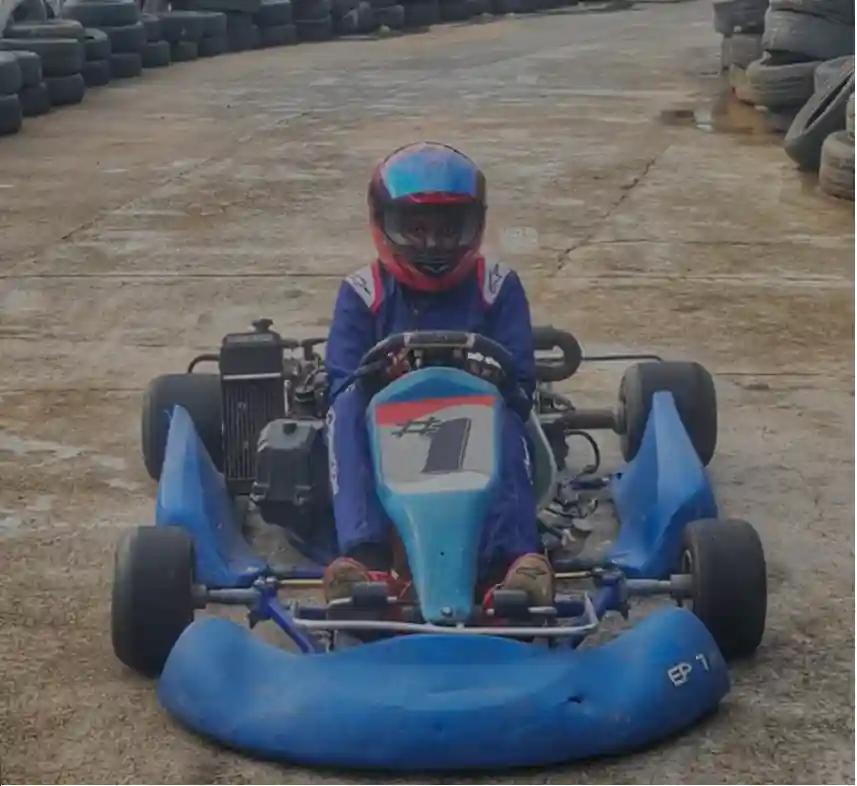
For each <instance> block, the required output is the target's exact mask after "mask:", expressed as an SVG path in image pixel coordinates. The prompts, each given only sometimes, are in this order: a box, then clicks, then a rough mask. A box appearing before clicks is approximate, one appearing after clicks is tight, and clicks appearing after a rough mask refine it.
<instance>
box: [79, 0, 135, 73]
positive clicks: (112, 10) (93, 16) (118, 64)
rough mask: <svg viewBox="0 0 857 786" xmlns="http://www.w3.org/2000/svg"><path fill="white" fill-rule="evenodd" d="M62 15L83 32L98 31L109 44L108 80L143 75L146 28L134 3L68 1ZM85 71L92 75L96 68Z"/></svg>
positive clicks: (95, 0)
mask: <svg viewBox="0 0 857 786" xmlns="http://www.w3.org/2000/svg"><path fill="white" fill-rule="evenodd" d="M62 13H63V16H64V17H65V18H66V19H74V20H77V21H78V22H80V23H81V24H82V25H84V27H86V28H89V29H94V30H100V31H101V32H102V33H104V34H105V35H106V36H107V38H108V39H109V40H110V54H109V58H108V59H109V62H110V78H111V79H133V78H135V77H138V76H140V74H142V73H143V53H144V52H145V50H146V28H145V26H144V25H143V22H142V21H141V19H140V8H139V6H138V5H137V3H135V2H134V0H67V2H66V3H64V4H63V7H62ZM87 62H97V59H96V60H93V61H87ZM88 69H89V70H90V72H93V71H95V70H96V67H95V66H89V67H88ZM92 78H93V76H92V73H90V79H92ZM97 78H98V77H96V79H97ZM101 79H102V80H103V79H104V75H103V73H102V74H101ZM108 81H109V80H108ZM102 83H103V82H102Z"/></svg>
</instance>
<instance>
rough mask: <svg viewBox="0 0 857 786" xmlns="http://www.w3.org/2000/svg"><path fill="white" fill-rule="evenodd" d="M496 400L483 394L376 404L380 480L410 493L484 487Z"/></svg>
mask: <svg viewBox="0 0 857 786" xmlns="http://www.w3.org/2000/svg"><path fill="white" fill-rule="evenodd" d="M496 401H497V399H496V397H494V396H487V395H486V396H458V397H454V398H434V399H424V400H421V401H407V402H395V403H388V404H380V405H378V407H377V408H376V409H375V427H376V429H377V445H378V448H379V449H380V451H381V456H380V467H381V475H382V477H383V479H384V481H385V482H386V483H387V484H388V485H389V486H391V487H395V486H400V485H402V484H406V485H407V486H408V487H409V488H408V490H409V491H411V492H431V491H445V490H454V489H462V490H463V489H476V488H481V487H483V486H486V485H487V484H488V483H490V481H491V478H492V476H493V474H494V471H495V470H494V464H495V449H496V448H495V445H494V440H495V434H494V431H495V417H496V416H495V414H494V404H495V402H496ZM414 484H417V486H418V487H414Z"/></svg>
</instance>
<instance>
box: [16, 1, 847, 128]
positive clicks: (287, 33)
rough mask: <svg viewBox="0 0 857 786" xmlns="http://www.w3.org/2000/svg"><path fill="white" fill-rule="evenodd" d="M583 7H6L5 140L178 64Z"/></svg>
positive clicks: (57, 4)
mask: <svg viewBox="0 0 857 786" xmlns="http://www.w3.org/2000/svg"><path fill="white" fill-rule="evenodd" d="M151 1H152V0H147V3H146V5H145V9H147V10H148V9H149V7H150V6H149V4H148V3H149V2H151ZM594 1H595V2H599V1H600V0H594ZM756 1H757V2H758V1H760V0H756ZM792 1H793V2H796V0H792ZM819 1H821V0H819ZM140 2H141V3H142V0H140ZM160 2H161V3H163V2H164V0H160ZM580 2H581V0H172V2H171V3H170V4H169V10H164V11H158V12H157V13H148V12H147V11H146V10H143V9H141V5H140V4H138V2H137V0H65V2H62V0H0V33H2V34H1V35H0V136H3V135H8V134H15V133H17V132H18V131H19V130H20V129H21V127H22V124H23V118H25V117H35V116H37V115H42V114H45V113H46V112H49V111H50V110H51V109H52V108H54V107H59V106H64V105H70V104H79V103H80V102H81V101H83V100H84V99H85V97H86V91H87V90H88V89H90V88H95V87H102V86H104V85H108V84H110V83H111V82H112V81H114V80H126V79H134V78H136V77H139V76H141V75H142V74H143V73H144V72H145V71H147V70H150V69H158V68H164V67H166V66H169V65H171V64H173V63H181V62H188V61H192V60H197V59H199V58H208V57H215V56H218V55H223V54H227V53H229V52H244V51H248V50H253V49H266V48H270V47H278V46H293V45H295V44H298V43H302V42H318V41H329V40H331V39H333V38H337V37H341V36H350V35H373V34H374V35H378V36H384V35H391V34H397V33H402V32H407V31H423V30H425V29H427V28H429V27H431V26H432V25H436V24H439V23H444V22H458V23H461V22H467V21H469V20H474V19H483V18H489V17H492V16H504V15H506V14H526V13H537V12H540V11H548V10H550V9H555V8H560V7H563V6H574V5H577V4H578V3H580ZM827 2H833V0H827ZM158 4H159V0H154V5H155V7H157V6H158ZM58 17H59V18H58ZM748 57H749V55H745V56H744V58H743V59H745V60H747V59H748ZM748 62H749V60H748Z"/></svg>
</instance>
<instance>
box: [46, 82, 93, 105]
mask: <svg viewBox="0 0 857 786" xmlns="http://www.w3.org/2000/svg"><path fill="white" fill-rule="evenodd" d="M45 85H47V88H48V93H49V94H50V96H51V106H72V105H73V104H79V103H80V102H81V101H83V99H84V96H86V82H85V81H84V80H83V76H81V74H69V75H68V76H46V77H45Z"/></svg>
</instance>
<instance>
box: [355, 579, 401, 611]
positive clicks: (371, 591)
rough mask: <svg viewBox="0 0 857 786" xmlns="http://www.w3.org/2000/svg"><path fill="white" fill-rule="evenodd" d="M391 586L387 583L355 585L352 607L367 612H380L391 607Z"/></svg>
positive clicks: (373, 582)
mask: <svg viewBox="0 0 857 786" xmlns="http://www.w3.org/2000/svg"><path fill="white" fill-rule="evenodd" d="M390 594H391V590H390V585H389V584H387V582H385V581H361V582H360V583H359V584H355V585H354V590H353V592H352V594H351V607H352V608H354V609H362V610H365V611H379V610H383V609H386V608H387V607H388V606H389V605H390Z"/></svg>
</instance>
